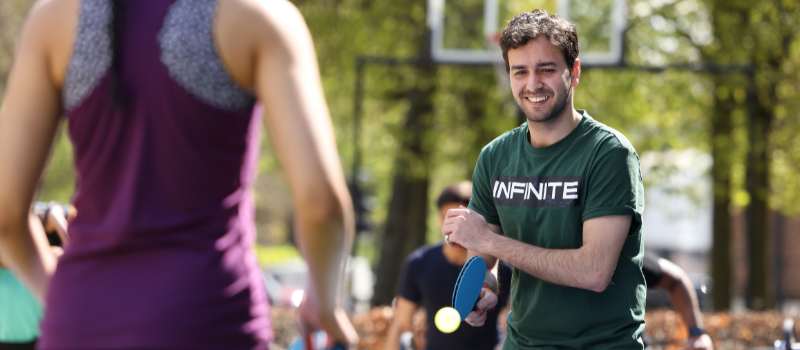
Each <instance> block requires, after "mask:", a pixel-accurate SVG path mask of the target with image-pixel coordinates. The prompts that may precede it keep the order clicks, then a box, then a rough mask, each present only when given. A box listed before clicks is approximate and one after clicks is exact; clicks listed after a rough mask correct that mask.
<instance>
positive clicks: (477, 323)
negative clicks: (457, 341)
mask: <svg viewBox="0 0 800 350" xmlns="http://www.w3.org/2000/svg"><path fill="white" fill-rule="evenodd" d="M464 322H466V323H467V324H469V325H470V326H472V327H481V326H483V324H484V323H486V313H485V312H478V311H472V312H470V313H469V315H467V318H465V319H464Z"/></svg>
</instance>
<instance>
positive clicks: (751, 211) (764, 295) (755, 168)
mask: <svg viewBox="0 0 800 350" xmlns="http://www.w3.org/2000/svg"><path fill="white" fill-rule="evenodd" d="M747 84H748V86H747V114H748V116H747V121H748V134H747V140H748V150H747V165H746V173H745V186H746V189H747V193H748V194H749V195H750V203H749V205H748V206H747V212H746V213H747V215H746V218H747V224H746V227H747V251H748V253H749V254H748V256H749V257H750V260H749V261H748V283H747V286H748V290H747V298H746V303H747V307H748V308H750V309H754V310H765V309H770V308H773V307H774V306H775V291H774V290H773V288H772V277H773V276H772V231H771V230H770V224H769V202H768V200H769V164H770V161H769V159H770V157H769V134H770V129H771V123H772V120H773V117H772V113H773V111H772V108H770V106H768V105H767V103H769V102H768V101H774V100H773V99H772V98H770V97H772V96H771V95H772V94H771V90H772V89H771V88H768V89H766V91H767V94H768V95H767V96H765V98H759V95H758V91H759V88H758V85H757V83H756V79H755V74H754V73H752V74H750V75H749V76H748V83H747Z"/></svg>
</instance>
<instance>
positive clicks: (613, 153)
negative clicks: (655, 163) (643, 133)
mask: <svg viewBox="0 0 800 350" xmlns="http://www.w3.org/2000/svg"><path fill="white" fill-rule="evenodd" d="M643 209H644V187H643V185H642V176H641V173H640V172H639V156H638V155H636V152H635V151H634V150H633V149H630V148H628V147H624V146H622V145H615V146H613V147H609V149H608V150H607V151H605V152H603V153H601V154H600V155H599V158H598V160H597V161H596V162H594V164H593V165H592V168H591V169H590V170H589V174H588V179H587V189H586V202H585V209H584V212H583V220H589V219H591V218H596V217H600V216H608V215H641V214H642V211H643Z"/></svg>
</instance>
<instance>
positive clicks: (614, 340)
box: [469, 111, 646, 350]
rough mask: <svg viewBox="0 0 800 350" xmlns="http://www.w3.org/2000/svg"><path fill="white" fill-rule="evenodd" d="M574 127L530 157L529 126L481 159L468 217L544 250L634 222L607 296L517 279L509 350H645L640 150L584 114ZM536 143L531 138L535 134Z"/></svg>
mask: <svg viewBox="0 0 800 350" xmlns="http://www.w3.org/2000/svg"><path fill="white" fill-rule="evenodd" d="M580 113H581V114H582V116H583V118H582V119H581V121H580V123H579V124H578V126H577V127H576V128H575V129H574V130H573V131H572V132H571V133H570V134H569V135H567V136H566V137H565V138H564V139H562V140H560V141H559V142H557V143H555V144H553V145H550V146H548V147H542V148H534V147H533V146H531V144H530V142H529V141H528V125H527V123H524V124H522V125H521V126H519V127H517V128H515V129H513V130H511V131H509V132H506V133H505V134H503V135H501V136H500V137H498V138H496V139H495V140H493V141H492V142H490V143H489V144H488V145H486V146H485V147H484V148H483V150H482V151H481V154H480V157H479V158H478V164H477V166H476V168H475V172H474V174H473V178H472V181H473V192H472V201H471V202H470V204H469V207H470V209H472V210H475V211H476V212H478V213H480V214H481V215H483V216H484V218H485V219H486V221H487V222H489V223H491V224H495V225H499V226H500V228H501V230H502V232H503V234H504V235H506V236H508V237H510V238H513V239H515V240H518V241H522V242H525V243H528V244H532V245H535V246H538V247H542V248H548V249H575V248H579V247H580V246H581V244H582V237H583V234H582V232H583V222H584V221H585V220H588V219H591V218H596V217H600V216H607V215H631V216H632V218H633V220H632V221H631V228H630V232H629V233H628V237H627V239H626V240H625V244H624V246H623V248H622V253H621V255H620V257H619V261H618V263H617V267H616V270H615V271H614V275H613V277H612V279H611V283H610V284H609V285H608V287H607V288H606V290H605V291H603V292H602V293H597V292H593V291H590V290H586V289H579V288H573V287H566V286H561V285H556V284H553V283H550V282H546V281H543V280H541V279H539V278H537V277H534V276H531V275H529V274H527V273H525V272H523V271H521V270H519V269H516V268H515V269H514V272H513V277H512V280H511V300H512V302H511V314H510V315H509V317H508V338H507V339H506V342H505V345H504V349H506V350H508V349H550V348H573V349H642V348H643V346H642V343H641V334H642V332H643V330H644V301H645V294H646V288H645V282H644V277H643V275H642V270H641V266H642V257H643V252H644V247H643V241H642V231H641V228H642V211H643V210H644V187H643V185H642V178H641V174H640V172H639V157H638V155H637V154H636V150H635V149H634V148H633V146H632V145H631V144H630V142H628V140H627V139H626V138H625V137H624V136H622V134H620V133H619V132H617V131H616V130H614V129H611V128H609V127H608V126H605V125H603V124H601V123H600V122H597V121H595V120H594V119H592V118H591V117H590V116H589V114H588V113H586V112H585V111H580ZM534 137H535V135H534Z"/></svg>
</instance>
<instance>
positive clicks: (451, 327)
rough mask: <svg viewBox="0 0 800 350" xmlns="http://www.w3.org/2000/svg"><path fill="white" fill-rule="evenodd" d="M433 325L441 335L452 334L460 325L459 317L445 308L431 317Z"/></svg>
mask: <svg viewBox="0 0 800 350" xmlns="http://www.w3.org/2000/svg"><path fill="white" fill-rule="evenodd" d="M433 324H434V325H436V329H438V330H439V331H440V332H442V333H453V332H455V331H456V330H457V329H458V327H459V326H460V325H461V315H459V314H458V311H457V310H456V309H454V308H452V307H449V306H445V307H443V308H441V309H439V311H436V315H434V316H433Z"/></svg>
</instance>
